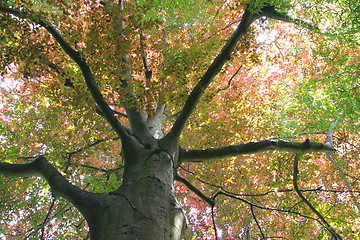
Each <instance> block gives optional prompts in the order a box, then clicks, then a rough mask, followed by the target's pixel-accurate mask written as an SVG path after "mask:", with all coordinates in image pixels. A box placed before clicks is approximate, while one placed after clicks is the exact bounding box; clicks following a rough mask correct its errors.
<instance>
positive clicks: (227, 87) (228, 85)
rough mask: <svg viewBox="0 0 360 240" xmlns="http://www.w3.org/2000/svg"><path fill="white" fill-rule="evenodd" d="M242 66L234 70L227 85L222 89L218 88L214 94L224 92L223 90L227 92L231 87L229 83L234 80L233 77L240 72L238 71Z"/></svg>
mask: <svg viewBox="0 0 360 240" xmlns="http://www.w3.org/2000/svg"><path fill="white" fill-rule="evenodd" d="M242 66H243V65H242V64H241V66H240V67H239V68H238V69H237V70H236V72H235V73H234V74H233V75H232V76H231V78H230V79H229V81H228V83H227V86H226V87H224V88H219V89H218V90H217V91H216V93H219V92H220V91H224V90H227V89H229V87H230V86H231V82H232V80H233V79H234V78H235V76H236V75H237V74H238V73H239V72H240V69H241V68H242Z"/></svg>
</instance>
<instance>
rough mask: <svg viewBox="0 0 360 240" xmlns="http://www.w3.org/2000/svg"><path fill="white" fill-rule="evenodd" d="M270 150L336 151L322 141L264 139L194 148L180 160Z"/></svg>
mask: <svg viewBox="0 0 360 240" xmlns="http://www.w3.org/2000/svg"><path fill="white" fill-rule="evenodd" d="M269 150H278V151H286V152H295V153H310V152H325V153H327V152H335V151H336V150H335V149H334V148H333V147H331V146H328V145H326V144H322V143H313V142H310V141H305V142H302V143H300V142H288V141H283V140H262V141H258V142H249V143H243V144H237V145H231V146H226V147H218V148H208V149H193V150H185V149H181V151H180V160H181V161H182V162H206V161H212V160H216V159H221V158H227V157H234V156H239V155H244V154H253V153H258V152H264V151H269Z"/></svg>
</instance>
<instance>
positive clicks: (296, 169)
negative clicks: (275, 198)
mask: <svg viewBox="0 0 360 240" xmlns="http://www.w3.org/2000/svg"><path fill="white" fill-rule="evenodd" d="M300 157H301V154H296V155H295V159H294V177H293V185H294V189H295V191H296V193H297V194H298V196H299V197H300V199H301V200H302V201H303V202H304V203H305V204H306V205H307V206H308V207H309V208H310V210H311V211H312V212H313V213H315V215H316V216H317V217H318V218H319V219H320V221H321V223H322V225H323V226H324V227H325V228H326V230H328V231H329V233H330V234H331V235H332V236H333V237H334V239H339V240H340V239H342V238H341V236H340V235H339V234H337V233H336V231H335V230H334V229H333V228H332V227H331V225H330V224H329V223H328V222H327V221H326V220H325V218H324V216H323V215H321V213H320V212H318V211H317V210H316V209H315V208H314V206H313V205H312V204H311V203H310V202H309V201H308V200H307V199H306V198H305V196H304V195H303V194H302V192H301V191H300V189H299V184H298V174H299V160H300Z"/></svg>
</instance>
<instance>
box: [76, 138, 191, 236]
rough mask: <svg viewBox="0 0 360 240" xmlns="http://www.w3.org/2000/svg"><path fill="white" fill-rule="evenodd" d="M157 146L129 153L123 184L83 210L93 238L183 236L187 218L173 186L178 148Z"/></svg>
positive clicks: (135, 148)
mask: <svg viewBox="0 0 360 240" xmlns="http://www.w3.org/2000/svg"><path fill="white" fill-rule="evenodd" d="M154 145H155V146H156V147H152V148H150V149H146V148H145V147H144V146H142V145H141V144H138V145H137V146H133V147H132V149H131V152H130V153H129V152H128V153H127V154H126V155H127V156H125V160H126V161H125V170H124V179H123V184H122V186H121V187H120V188H119V189H118V190H116V191H115V192H113V193H110V194H108V195H104V194H98V195H96V197H95V198H93V199H92V200H91V201H93V202H91V203H89V205H88V206H90V207H88V208H87V209H84V210H83V211H82V212H83V214H84V216H85V218H86V220H87V222H88V224H89V228H90V237H91V239H92V240H95V239H96V240H97V239H106V240H112V239H114V240H115V239H121V240H126V239H129V240H135V239H139V240H146V239H149V240H154V239H156V240H162V239H166V240H175V239H176V240H178V239H181V235H182V232H183V230H184V229H185V227H186V219H185V215H184V214H183V212H182V210H181V208H180V207H179V206H178V204H177V202H176V199H175V194H174V188H173V181H174V169H175V166H176V165H177V160H178V155H179V154H178V147H175V148H172V149H173V150H171V149H169V147H166V145H165V147H161V145H162V144H161V142H160V141H156V144H154ZM89 201H90V200H89Z"/></svg>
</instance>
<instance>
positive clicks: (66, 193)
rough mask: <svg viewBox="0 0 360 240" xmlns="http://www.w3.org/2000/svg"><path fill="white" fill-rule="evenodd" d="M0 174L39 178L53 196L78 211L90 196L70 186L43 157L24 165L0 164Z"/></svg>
mask: <svg viewBox="0 0 360 240" xmlns="http://www.w3.org/2000/svg"><path fill="white" fill-rule="evenodd" d="M0 174H1V175H5V176H13V177H30V176H40V177H42V178H44V179H45V180H46V181H47V182H48V184H49V185H50V187H51V189H52V191H53V192H54V194H56V195H60V196H62V197H64V198H66V199H67V200H68V201H70V202H71V203H73V204H74V206H75V207H76V208H78V209H79V210H81V209H83V208H84V207H86V205H84V204H85V203H86V202H87V201H88V200H89V199H88V197H89V196H90V194H91V193H89V192H86V191H84V190H82V189H80V188H78V187H76V186H75V185H73V184H71V183H70V182H69V181H68V180H66V178H65V177H64V176H62V175H61V173H59V171H57V170H56V169H55V168H54V166H53V165H52V164H51V163H49V162H48V161H47V160H46V158H45V157H43V156H40V157H38V158H36V159H35V160H34V161H33V162H31V163H26V164H10V163H4V162H0Z"/></svg>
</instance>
